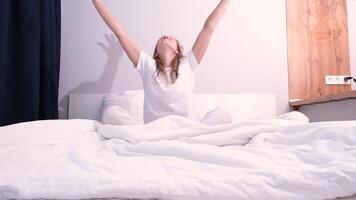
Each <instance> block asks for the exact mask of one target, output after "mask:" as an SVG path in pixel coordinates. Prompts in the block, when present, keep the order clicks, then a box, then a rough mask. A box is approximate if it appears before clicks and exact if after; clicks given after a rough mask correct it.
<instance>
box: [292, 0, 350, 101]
mask: <svg viewBox="0 0 356 200" xmlns="http://www.w3.org/2000/svg"><path fill="white" fill-rule="evenodd" d="M287 30H288V69H289V98H290V100H291V101H293V100H299V99H303V100H305V99H312V98H315V97H320V96H325V95H331V94H338V93H343V92H347V91H351V86H350V85H326V84H325V76H326V75H349V74H350V58H349V43H348V24H347V7H346V0H287Z"/></svg>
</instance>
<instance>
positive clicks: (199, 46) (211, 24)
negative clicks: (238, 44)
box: [193, 0, 230, 63]
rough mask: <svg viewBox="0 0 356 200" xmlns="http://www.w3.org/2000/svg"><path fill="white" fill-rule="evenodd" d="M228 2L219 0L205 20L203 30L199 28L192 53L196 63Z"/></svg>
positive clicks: (199, 60)
mask: <svg viewBox="0 0 356 200" xmlns="http://www.w3.org/2000/svg"><path fill="white" fill-rule="evenodd" d="M229 4H230V0H221V2H220V3H219V5H218V6H217V7H216V8H215V10H214V11H213V12H212V13H211V14H210V16H209V17H208V19H207V20H206V21H205V24H204V27H203V30H201V32H200V33H199V35H198V38H197V39H196V41H195V43H194V46H193V53H194V55H195V57H196V59H197V61H198V63H200V62H201V60H202V59H203V57H204V55H205V52H206V50H207V49H208V46H209V42H210V38H211V36H212V34H213V32H214V30H215V28H216V26H217V25H218V23H219V22H220V19H221V18H222V16H223V15H224V13H225V11H226V9H227V7H228V5H229Z"/></svg>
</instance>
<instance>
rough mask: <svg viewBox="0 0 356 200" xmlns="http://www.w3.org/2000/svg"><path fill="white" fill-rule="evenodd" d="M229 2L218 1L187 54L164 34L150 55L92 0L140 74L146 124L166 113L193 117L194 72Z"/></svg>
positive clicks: (104, 9)
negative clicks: (151, 55)
mask: <svg viewBox="0 0 356 200" xmlns="http://www.w3.org/2000/svg"><path fill="white" fill-rule="evenodd" d="M229 3H230V0H221V2H220V3H219V5H218V6H217V7H216V8H215V10H214V11H213V13H211V15H210V16H209V17H208V19H207V20H206V22H205V24H204V26H203V29H202V30H201V32H200V33H199V35H198V37H197V39H196V41H195V43H194V46H193V48H192V49H191V50H190V51H189V52H188V53H187V54H185V55H183V53H182V48H181V46H180V45H179V42H178V40H176V39H175V38H174V37H172V36H166V35H164V36H162V37H161V38H159V39H158V41H157V44H156V47H155V50H154V55H153V58H152V57H150V56H148V55H147V54H146V53H144V52H142V51H141V49H140V47H139V46H138V44H137V43H136V42H135V41H134V40H133V39H132V38H131V37H130V36H129V35H128V34H127V33H126V31H125V30H124V28H123V26H122V25H121V23H120V22H119V21H118V20H117V19H115V18H114V17H113V16H112V15H111V14H110V12H109V10H108V9H107V8H106V7H105V5H104V4H103V3H102V1H101V0H93V4H94V6H95V8H96V9H97V11H98V12H99V14H100V15H101V17H102V18H103V20H104V21H105V23H106V24H107V25H108V26H109V27H110V29H111V30H112V31H113V32H114V34H115V35H116V37H117V38H118V40H119V42H120V44H121V46H122V48H123V49H124V51H125V53H126V54H127V56H128V57H129V59H130V60H131V62H132V63H133V64H134V66H135V68H136V69H137V70H138V71H139V73H140V74H141V77H142V80H143V85H144V94H145V100H144V121H145V123H148V122H151V121H154V120H156V119H158V118H161V117H164V116H167V115H180V116H185V117H189V118H191V117H192V112H191V109H190V108H191V99H192V95H193V88H194V78H195V77H194V71H195V68H196V66H197V65H198V64H199V63H200V62H201V60H202V58H203V57H204V54H205V52H206V50H207V48H208V44H209V41H210V38H211V36H212V34H213V32H214V30H215V28H216V26H217V25H218V23H219V21H220V19H221V18H222V16H223V14H224V13H225V11H226V9H227V7H228V5H229Z"/></svg>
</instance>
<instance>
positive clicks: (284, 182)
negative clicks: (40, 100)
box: [0, 113, 356, 200]
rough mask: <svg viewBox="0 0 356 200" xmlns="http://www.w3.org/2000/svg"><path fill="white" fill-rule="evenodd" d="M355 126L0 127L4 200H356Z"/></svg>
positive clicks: (295, 120) (171, 120)
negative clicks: (351, 198)
mask: <svg viewBox="0 0 356 200" xmlns="http://www.w3.org/2000/svg"><path fill="white" fill-rule="evenodd" d="M355 134H356V122H355V121H350V122H324V123H308V122H307V119H306V118H305V116H302V115H300V114H298V113H292V114H288V115H284V116H280V117H278V118H276V119H270V120H252V119H249V120H240V121H234V122H233V123H230V124H221V125H213V126H207V125H204V124H200V123H197V122H193V121H190V120H188V119H185V118H180V117H177V116H169V117H167V118H163V119H161V120H158V121H155V122H152V123H150V124H147V125H131V126H112V125H103V124H101V123H99V122H96V121H89V120H64V121H60V120H55V121H38V122H31V123H23V124H17V125H12V126H8V127H1V128H0V138H1V139H0V199H9V198H10V199H11V198H15V199H38V198H43V199H91V198H118V199H179V200H181V199H204V200H205V199H208V200H209V199H214V200H215V199H334V198H337V197H347V196H352V195H354V194H356V165H355V163H356V137H355Z"/></svg>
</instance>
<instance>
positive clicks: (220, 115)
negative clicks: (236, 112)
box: [201, 107, 232, 126]
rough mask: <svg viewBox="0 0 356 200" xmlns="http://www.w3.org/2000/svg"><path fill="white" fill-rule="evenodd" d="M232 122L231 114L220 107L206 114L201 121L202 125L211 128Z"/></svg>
mask: <svg viewBox="0 0 356 200" xmlns="http://www.w3.org/2000/svg"><path fill="white" fill-rule="evenodd" d="M231 122H232V116H231V113H230V112H229V111H228V110H227V109H225V108H222V107H217V108H215V109H214V110H212V111H210V112H208V113H207V114H206V115H205V117H204V119H203V120H201V123H202V124H205V125H208V126H213V125H219V124H229V123H231Z"/></svg>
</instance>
